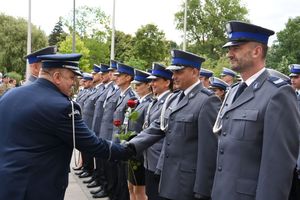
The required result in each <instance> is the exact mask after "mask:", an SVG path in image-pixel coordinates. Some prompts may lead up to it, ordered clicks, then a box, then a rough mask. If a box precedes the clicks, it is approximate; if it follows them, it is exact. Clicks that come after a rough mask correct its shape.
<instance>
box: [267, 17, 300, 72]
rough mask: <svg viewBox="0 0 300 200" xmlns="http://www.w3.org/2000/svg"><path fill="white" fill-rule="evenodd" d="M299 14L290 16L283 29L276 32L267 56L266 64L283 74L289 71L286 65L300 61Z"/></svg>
mask: <svg viewBox="0 0 300 200" xmlns="http://www.w3.org/2000/svg"><path fill="white" fill-rule="evenodd" d="M299 46H300V16H298V17H295V18H290V19H289V20H288V22H287V23H286V26H285V29H284V30H282V31H280V32H278V33H277V41H276V42H275V43H274V44H273V45H272V47H271V48H270V50H269V53H268V57H267V66H269V67H271V68H273V69H276V70H278V71H280V72H282V73H284V74H288V73H289V69H288V65H289V64H295V63H300V49H299Z"/></svg>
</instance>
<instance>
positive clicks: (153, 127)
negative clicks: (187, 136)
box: [129, 119, 165, 153]
mask: <svg viewBox="0 0 300 200" xmlns="http://www.w3.org/2000/svg"><path fill="white" fill-rule="evenodd" d="M163 137H165V133H164V132H163V131H162V130H161V129H160V122H159V120H158V119H157V120H154V121H153V122H152V123H151V124H150V126H149V127H148V128H146V129H145V130H143V131H142V132H141V133H139V134H138V135H137V136H135V137H134V138H132V139H131V140H130V142H129V143H131V144H133V145H134V146H135V149H136V152H137V153H141V152H142V151H143V150H145V149H147V148H148V147H150V146H152V145H153V144H154V143H156V142H158V141H159V140H160V139H161V138H163Z"/></svg>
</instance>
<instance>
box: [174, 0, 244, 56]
mask: <svg viewBox="0 0 300 200" xmlns="http://www.w3.org/2000/svg"><path fill="white" fill-rule="evenodd" d="M247 14H248V11H247V9H246V8H245V7H244V6H243V5H241V1H240V0H204V1H199V0H189V1H188V10H187V38H188V44H189V46H188V48H187V49H188V50H189V51H191V52H194V53H197V54H200V55H203V56H206V57H208V58H212V59H219V58H220V57H222V56H223V55H224V50H223V49H222V46H223V44H225V42H226V37H227V36H226V34H225V24H226V23H227V22H228V21H229V20H242V21H247V19H246V15H247ZM175 21H176V23H177V28H178V29H179V30H183V26H184V3H183V4H182V7H181V10H180V11H179V12H177V13H176V14H175Z"/></svg>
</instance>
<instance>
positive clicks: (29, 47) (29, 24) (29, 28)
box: [25, 0, 31, 80]
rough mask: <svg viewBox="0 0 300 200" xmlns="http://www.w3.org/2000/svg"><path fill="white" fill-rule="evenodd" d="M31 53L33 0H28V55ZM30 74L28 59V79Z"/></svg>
mask: <svg viewBox="0 0 300 200" xmlns="http://www.w3.org/2000/svg"><path fill="white" fill-rule="evenodd" d="M30 53H31V0H28V21H27V55H28V54H30ZM29 75H30V70H29V63H28V61H26V74H25V77H26V80H28V78H29Z"/></svg>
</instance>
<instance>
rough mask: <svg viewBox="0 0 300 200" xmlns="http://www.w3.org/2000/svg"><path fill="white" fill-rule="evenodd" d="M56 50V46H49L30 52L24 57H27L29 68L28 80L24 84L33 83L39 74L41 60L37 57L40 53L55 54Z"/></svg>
mask: <svg viewBox="0 0 300 200" xmlns="http://www.w3.org/2000/svg"><path fill="white" fill-rule="evenodd" d="M56 51H57V48H56V46H49V47H45V48H42V49H39V50H37V51H35V52H32V53H30V54H28V55H26V56H25V57H24V58H26V59H28V63H29V69H30V76H29V77H28V80H27V81H26V82H25V84H30V83H33V82H34V81H35V80H36V79H37V78H38V76H39V72H40V69H41V61H40V60H39V59H38V58H37V57H38V56H41V55H49V54H55V53H56Z"/></svg>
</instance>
